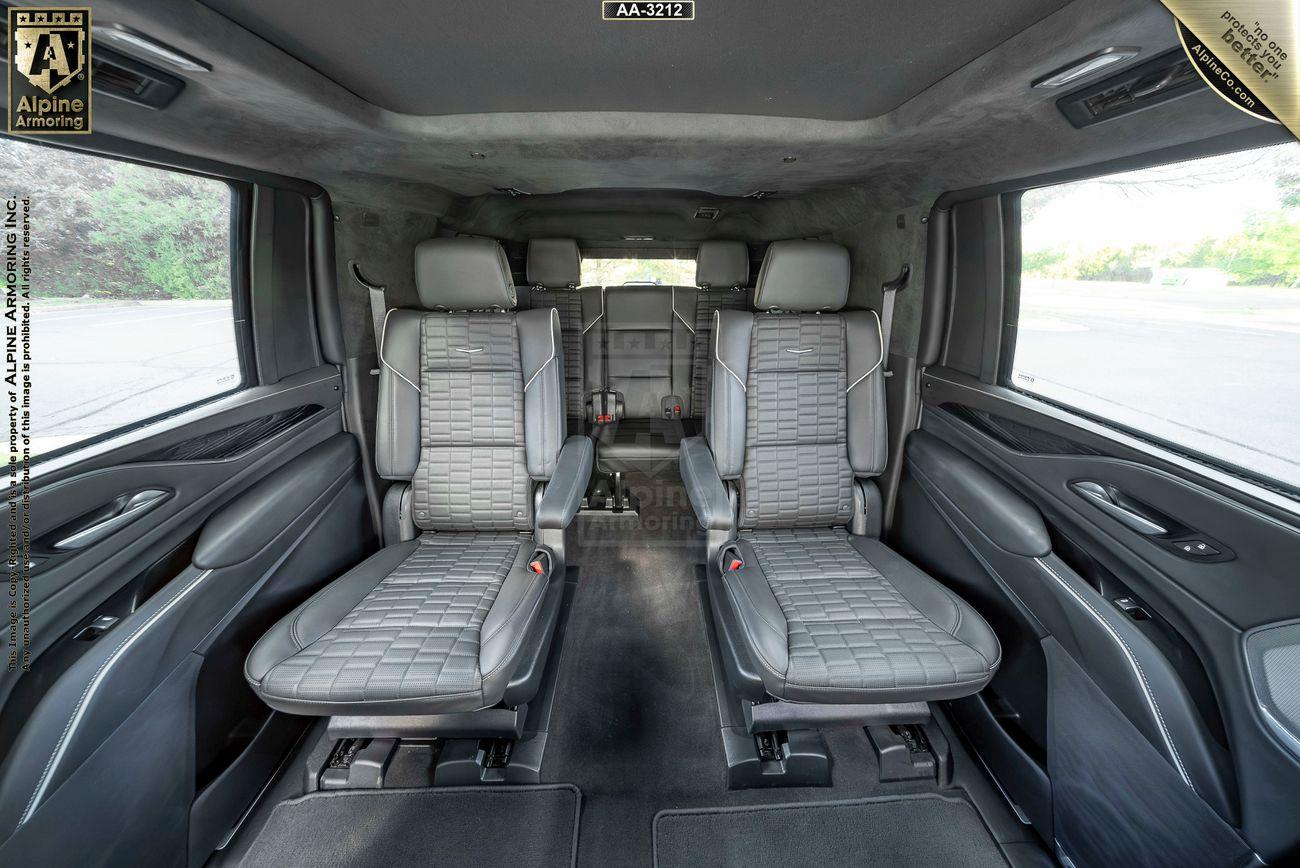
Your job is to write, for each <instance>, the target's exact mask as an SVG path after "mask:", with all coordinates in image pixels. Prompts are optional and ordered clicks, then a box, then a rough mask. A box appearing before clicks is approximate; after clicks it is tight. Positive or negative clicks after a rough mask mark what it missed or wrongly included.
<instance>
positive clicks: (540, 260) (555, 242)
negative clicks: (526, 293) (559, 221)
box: [528, 238, 582, 289]
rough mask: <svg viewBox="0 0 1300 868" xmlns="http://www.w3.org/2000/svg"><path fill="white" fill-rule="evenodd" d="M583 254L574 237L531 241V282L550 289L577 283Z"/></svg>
mask: <svg viewBox="0 0 1300 868" xmlns="http://www.w3.org/2000/svg"><path fill="white" fill-rule="evenodd" d="M580 280H582V256H581V254H579V253H578V242H576V241H574V240H573V239H572V238H534V239H532V240H531V241H529V242H528V283H529V285H530V286H544V287H546V288H547V289H562V288H563V287H566V286H577V285H578V282H579V281H580Z"/></svg>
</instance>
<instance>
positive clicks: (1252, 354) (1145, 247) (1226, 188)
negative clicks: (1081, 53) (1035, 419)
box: [1012, 144, 1300, 488]
mask: <svg viewBox="0 0 1300 868" xmlns="http://www.w3.org/2000/svg"><path fill="white" fill-rule="evenodd" d="M1021 209H1022V227H1023V228H1022V244H1021V248H1022V260H1023V261H1022V270H1021V278H1020V283H1021V289H1020V319H1019V327H1018V333H1017V338H1016V351H1015V360H1014V366H1013V372H1012V384H1013V385H1014V386H1016V387H1017V388H1020V389H1022V390H1024V391H1027V392H1030V393H1032V394H1035V395H1039V396H1041V397H1044V398H1049V399H1051V400H1053V401H1055V402H1058V403H1060V404H1064V405H1067V406H1070V407H1073V408H1076V409H1078V410H1082V411H1084V412H1085V413H1087V414H1089V415H1092V416H1095V417H1099V418H1101V419H1103V420H1107V421H1110V422H1114V423H1117V424H1119V425H1121V426H1124V427H1126V428H1129V429H1133V430H1135V431H1138V432H1141V433H1145V434H1148V435H1151V436H1153V437H1154V438H1156V439H1159V440H1162V441H1166V442H1169V443H1171V444H1174V445H1177V446H1181V447H1184V448H1186V449H1189V450H1191V451H1194V452H1197V453H1201V454H1203V455H1206V456H1209V457H1211V458H1214V459H1219V460H1220V461H1222V462H1226V463H1228V464H1231V465H1235V466H1237V467H1240V468H1244V469H1246V470H1248V471H1251V472H1253V473H1255V474H1258V475H1261V476H1265V477H1271V478H1273V479H1276V480H1280V481H1282V482H1284V483H1287V484H1288V485H1290V486H1292V487H1297V488H1300V453H1297V450H1296V444H1297V443H1300V376H1298V375H1297V372H1300V144H1286V145H1279V146H1276V147H1272V148H1263V149H1259V150H1253V151H1245V152H1241V153H1236V154H1231V155H1227V156H1221V157H1213V158H1208V159H1201V160H1192V161H1188V162H1183V163H1177V164H1173V165H1167V166H1162V167H1159V168H1153V169H1145V170H1142V171H1137V172H1127V173H1124V174H1118V175H1109V176H1105V177H1099V178H1093V179H1090V180H1087V181H1078V182H1073V183H1068V184H1060V185H1057V186H1053V187H1043V188H1040V189H1037V190H1030V191H1028V192H1026V193H1025V194H1024V197H1023V199H1022V205H1021Z"/></svg>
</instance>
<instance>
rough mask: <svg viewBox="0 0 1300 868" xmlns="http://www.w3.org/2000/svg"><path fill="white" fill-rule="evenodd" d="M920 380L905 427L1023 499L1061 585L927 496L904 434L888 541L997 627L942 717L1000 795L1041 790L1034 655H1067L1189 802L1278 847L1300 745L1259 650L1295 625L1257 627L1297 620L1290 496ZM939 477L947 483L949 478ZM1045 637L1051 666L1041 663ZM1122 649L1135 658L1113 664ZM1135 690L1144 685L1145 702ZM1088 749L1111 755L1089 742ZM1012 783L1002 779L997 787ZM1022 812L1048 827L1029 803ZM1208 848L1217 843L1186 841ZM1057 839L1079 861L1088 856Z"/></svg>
mask: <svg viewBox="0 0 1300 868" xmlns="http://www.w3.org/2000/svg"><path fill="white" fill-rule="evenodd" d="M922 393H923V400H924V410H923V417H922V425H921V431H922V433H921V434H917V435H913V436H914V437H916V438H918V439H921V440H923V439H924V438H932V439H933V440H934V441H936V442H938V443H941V444H942V445H943V447H944V448H947V449H951V450H955V453H953V454H954V455H955V457H953V458H952V459H951V460H949V461H948V462H946V463H947V464H950V465H951V464H959V463H961V462H969V463H970V464H972V465H973V466H975V467H977V468H978V469H979V470H980V471H981V472H983V473H986V474H988V475H989V477H990V478H992V479H993V480H996V484H997V485H1001V486H1005V487H1006V489H1007V490H1009V491H1010V492H1014V493H1015V495H1017V496H1018V497H1020V498H1023V500H1024V502H1025V503H1027V504H1030V505H1032V507H1033V508H1034V509H1035V510H1036V511H1037V512H1038V514H1039V515H1041V517H1042V520H1043V522H1044V524H1045V526H1046V528H1047V530H1048V533H1049V534H1050V538H1051V548H1052V552H1053V553H1052V555H1050V556H1049V557H1048V558H1043V559H1041V560H1043V561H1044V562H1048V561H1052V559H1055V561H1059V565H1058V566H1057V567H1056V569H1057V571H1058V572H1060V573H1061V574H1062V576H1063V577H1064V579H1063V581H1064V584H1061V585H1058V587H1057V590H1058V591H1067V592H1068V593H1067V594H1065V595H1064V596H1062V595H1060V594H1058V595H1057V598H1056V599H1055V600H1053V601H1051V602H1050V603H1049V602H1045V601H1044V599H1043V594H1044V593H1045V590H1044V589H1045V588H1047V587H1049V583H1053V582H1055V580H1054V579H1053V577H1052V576H1051V575H1050V574H1049V572H1047V571H1045V570H1043V569H1038V570H1033V569H1030V567H1032V564H1030V560H1033V559H1026V558H1024V557H1020V558H1019V562H1017V556H1016V555H1015V554H1012V553H1008V552H1007V551H1006V549H1005V547H1004V546H999V545H997V544H995V542H994V540H995V539H996V533H992V532H988V531H990V527H989V525H990V518H989V514H988V513H986V514H983V515H981V514H980V513H979V512H978V511H976V510H972V509H971V507H970V505H969V504H968V503H960V502H959V499H958V498H956V497H952V496H949V497H948V502H947V503H946V504H945V503H944V502H943V500H944V488H945V486H944V485H936V484H935V480H934V479H931V480H929V484H928V485H927V480H926V478H925V475H926V471H925V470H924V469H922V470H921V471H920V472H916V468H915V466H914V464H915V462H914V461H913V456H912V454H911V451H912V450H909V460H908V463H907V465H906V466H905V468H904V478H903V482H902V485H901V488H900V495H899V512H898V515H897V516H895V531H896V535H897V538H898V543H899V545H900V548H903V549H904V550H905V551H906V552H908V553H910V554H912V555H913V556H914V557H916V558H917V560H919V561H921V562H922V564H923V565H926V566H928V567H930V568H931V569H933V570H935V571H936V572H938V573H939V574H940V575H943V576H944V577H945V578H947V579H949V580H950V581H952V582H953V583H954V585H956V586H958V587H959V589H960V590H962V591H963V592H966V593H969V594H970V595H971V597H972V598H973V600H974V601H975V602H976V604H977V605H980V606H981V608H982V609H984V610H986V611H985V614H987V615H989V617H990V620H991V621H993V622H994V624H995V627H996V628H998V630H999V635H1000V636H1001V637H1002V638H1003V644H1004V648H1005V649H1006V651H1007V663H1006V664H1005V665H1004V668H1003V672H1002V673H1001V674H1000V676H999V680H995V682H994V684H993V686H992V688H991V689H990V691H987V692H986V695H983V696H981V697H978V698H976V699H974V700H972V702H979V703H983V704H984V708H983V709H980V710H976V711H972V710H970V709H967V711H966V712H965V713H962V712H961V711H960V709H958V714H959V717H961V718H962V719H963V721H964V722H965V723H966V724H968V725H969V727H970V728H971V729H972V732H973V736H972V737H973V740H974V741H976V742H977V743H978V742H980V741H981V740H982V741H984V742H986V743H988V744H990V745H991V746H994V749H993V750H990V751H983V753H985V754H986V760H988V761H989V762H990V766H991V768H992V771H993V772H994V774H995V776H998V777H999V779H1000V781H1001V782H1002V783H1003V785H1004V787H1005V788H1006V789H1007V790H1008V791H1009V793H1010V795H1011V796H1012V798H1013V799H1016V800H1028V799H1032V798H1041V797H1043V796H1044V795H1046V794H1045V793H1043V792H1042V779H1041V773H1042V772H1047V773H1048V774H1049V776H1050V775H1051V774H1052V769H1053V765H1054V763H1053V759H1054V758H1053V752H1054V751H1061V750H1062V749H1063V746H1062V743H1061V742H1059V741H1057V742H1056V743H1054V742H1053V739H1054V737H1059V736H1060V731H1059V727H1056V728H1054V727H1053V726H1052V725H1051V714H1050V713H1049V711H1048V705H1049V703H1051V702H1052V701H1053V700H1052V696H1053V695H1054V690H1053V688H1052V686H1051V684H1052V679H1053V675H1049V674H1048V671H1049V670H1051V672H1052V673H1056V676H1055V677H1056V678H1057V679H1058V680H1064V679H1065V678H1066V676H1065V675H1063V674H1059V673H1063V672H1065V671H1066V669H1067V668H1068V666H1072V665H1076V664H1077V665H1078V666H1079V667H1080V668H1081V669H1082V670H1083V673H1084V674H1083V677H1084V678H1086V679H1088V681H1089V682H1090V683H1092V684H1093V686H1094V687H1096V688H1097V689H1099V690H1100V691H1101V692H1102V694H1103V695H1105V696H1106V697H1107V701H1108V702H1109V703H1112V704H1113V705H1114V706H1115V707H1116V708H1118V709H1119V710H1120V713H1121V714H1122V715H1123V716H1124V717H1125V718H1126V719H1127V720H1128V721H1129V724H1130V726H1131V727H1132V729H1133V731H1135V732H1139V733H1141V734H1142V735H1143V736H1144V740H1145V741H1146V742H1147V744H1149V745H1153V746H1154V747H1155V748H1156V750H1157V753H1158V754H1160V753H1163V755H1164V758H1165V760H1166V764H1167V766H1168V767H1170V768H1173V769H1174V770H1175V771H1176V772H1178V771H1189V778H1190V781H1189V783H1190V784H1191V785H1192V786H1191V789H1192V790H1193V791H1194V792H1195V794H1196V795H1197V797H1198V802H1199V803H1200V804H1202V805H1203V806H1208V807H1209V808H1211V809H1213V813H1214V815H1217V817H1218V818H1221V819H1222V821H1223V822H1224V823H1226V824H1228V825H1231V826H1234V827H1237V828H1238V829H1240V834H1241V836H1242V838H1244V840H1245V841H1247V842H1248V843H1249V845H1250V846H1251V847H1252V848H1253V849H1255V850H1256V851H1257V852H1259V853H1260V854H1261V855H1262V856H1264V857H1265V858H1267V859H1270V860H1278V861H1281V860H1284V859H1285V858H1289V857H1290V856H1292V855H1293V854H1294V852H1295V849H1296V847H1297V845H1298V844H1300V826H1298V825H1297V824H1296V823H1295V822H1294V817H1295V810H1296V807H1295V806H1296V796H1295V793H1296V792H1297V791H1298V788H1300V761H1298V759H1297V757H1298V756H1300V755H1298V754H1296V753H1293V752H1292V749H1293V748H1296V747H1300V745H1297V744H1295V743H1294V742H1291V741H1289V740H1288V738H1287V733H1288V732H1289V731H1290V729H1289V727H1290V726H1291V725H1292V724H1291V723H1290V722H1289V721H1286V720H1277V718H1278V717H1279V712H1278V711H1270V708H1272V709H1278V710H1280V709H1284V708H1286V707H1289V706H1288V705H1287V702H1288V695H1287V694H1286V693H1285V685H1283V686H1282V687H1280V688H1279V687H1278V686H1277V674H1276V673H1277V672H1278V668H1277V667H1278V664H1277V662H1276V661H1277V660H1278V659H1288V658H1286V657H1285V655H1287V654H1291V653H1292V651H1293V649H1294V648H1295V646H1296V642H1297V641H1298V640H1300V636H1298V635H1292V633H1293V632H1297V631H1291V632H1287V631H1284V630H1271V631H1270V630H1265V629H1264V628H1265V626H1266V625H1274V624H1278V623H1280V622H1287V621H1293V620H1295V619H1296V618H1298V617H1300V583H1297V582H1296V581H1295V571H1294V564H1295V563H1296V562H1297V560H1298V558H1300V519H1297V516H1296V513H1295V512H1292V511H1290V510H1291V509H1295V508H1296V507H1294V506H1293V505H1291V504H1289V502H1288V501H1287V499H1286V498H1285V497H1283V496H1281V495H1280V494H1279V493H1278V492H1273V491H1269V490H1267V489H1262V488H1259V487H1258V486H1254V485H1251V484H1248V483H1245V482H1243V481H1239V480H1236V479H1235V478H1233V477H1231V476H1229V475H1228V474H1226V473H1223V472H1221V471H1218V470H1216V469H1213V468H1210V467H1208V466H1204V465H1199V464H1196V463H1195V462H1192V461H1190V460H1188V459H1185V458H1184V457H1182V456H1179V455H1177V454H1174V453H1170V452H1166V451H1165V450H1163V449H1160V448H1157V447H1154V446H1150V445H1148V444H1145V443H1142V442H1141V441H1137V440H1135V439H1134V438H1132V437H1130V436H1128V435H1125V434H1121V433H1120V432H1111V431H1109V430H1108V429H1106V428H1104V427H1103V426H1101V425H1098V424H1096V423H1092V422H1090V421H1088V420H1084V419H1082V418H1081V417H1072V416H1071V415H1070V414H1067V413H1064V412H1061V411H1059V410H1057V409H1056V408H1053V407H1051V406H1050V405H1047V404H1043V403H1041V402H1038V401H1035V400H1033V399H1031V398H1027V397H1026V396H1024V395H1022V394H1020V393H1017V392H1015V391H1013V390H1010V389H1006V388H1002V387H997V386H990V385H987V384H984V383H980V382H979V381H977V380H975V379H974V378H973V377H970V376H967V375H964V374H961V373H959V372H956V371H952V370H950V369H942V368H934V369H930V370H929V372H928V373H927V375H926V377H925V378H924V381H923V388H922ZM1076 419H1077V421H1076ZM931 463H932V465H933V464H935V462H934V461H933V460H932V461H931ZM942 463H944V462H939V464H942ZM930 475H931V476H934V475H935V474H934V472H933V471H931V473H930ZM1081 481H1085V482H1095V483H1099V484H1100V485H1101V486H1102V490H1103V491H1106V492H1109V493H1110V494H1111V495H1113V498H1111V500H1112V501H1118V505H1120V506H1123V507H1125V508H1126V509H1133V510H1136V511H1138V512H1140V513H1141V515H1142V516H1144V517H1145V518H1146V519H1150V520H1152V521H1153V522H1154V523H1155V524H1158V525H1160V528H1161V530H1162V532H1159V533H1157V532H1153V529H1152V528H1151V527H1149V526H1144V525H1142V524H1141V523H1140V522H1133V521H1131V520H1129V519H1128V518H1127V517H1125V516H1124V515H1122V514H1119V513H1118V511H1117V510H1115V509H1107V508H1105V507H1104V506H1103V505H1100V504H1099V503H1098V502H1097V501H1096V499H1094V498H1092V497H1090V496H1088V493H1087V492H1086V491H1085V492H1083V493H1081V492H1080V491H1079V490H1078V489H1077V488H1076V487H1075V485H1074V484H1075V483H1078V482H1081ZM946 483H947V486H948V488H949V489H951V486H952V480H951V479H948V480H946ZM949 495H951V491H949ZM1109 505H1110V506H1115V505H1116V504H1115V503H1114V502H1110V503H1109ZM993 509H996V507H995V506H990V510H993ZM981 526H982V527H981ZM1196 540H1200V541H1210V542H1212V543H1213V545H1214V548H1216V549H1218V550H1219V551H1220V554H1219V555H1217V556H1216V555H1210V556H1205V555H1196V554H1193V553H1190V552H1186V551H1183V547H1182V546H1181V545H1179V544H1180V543H1183V542H1187V541H1196ZM973 565H974V566H973ZM973 569H974V570H976V572H972V570H973ZM972 575H974V576H975V577H976V578H975V579H974V580H973V581H972V579H971V576H972ZM962 582H966V583H967V584H974V585H976V586H978V587H976V588H970V589H968V588H966V587H962V586H961V585H962ZM1017 582H1019V586H1018V587H1017V586H1016V583H1017ZM1066 585H1068V586H1069V587H1066ZM1036 595H1037V600H1035V596H1036ZM1080 603H1083V604H1084V605H1080ZM989 607H992V609H993V611H987V609H988V608H989ZM1053 607H1055V608H1053ZM1089 609H1095V611H1089ZM1097 616H1100V620H1099V618H1098V617H1097ZM1103 622H1105V623H1103ZM1108 625H1109V626H1108ZM1252 631H1255V632H1252ZM1248 634H1249V635H1252V636H1253V635H1261V634H1262V635H1265V636H1268V637H1270V639H1269V642H1270V645H1269V648H1270V649H1271V650H1270V655H1269V659H1270V660H1271V661H1273V671H1274V679H1275V680H1274V686H1272V687H1270V686H1269V685H1267V684H1264V685H1260V686H1258V687H1252V684H1251V681H1250V675H1248V672H1249V671H1252V670H1251V669H1250V660H1249V659H1248V654H1247V647H1248V645H1247V644H1246V643H1247V638H1246V637H1247V636H1248ZM1049 643H1050V644H1051V645H1052V646H1053V647H1055V648H1057V649H1058V650H1059V651H1062V652H1063V653H1064V654H1065V655H1066V656H1067V657H1068V658H1069V662H1068V664H1066V665H1065V666H1062V665H1054V664H1052V663H1051V660H1050V658H1051V654H1050V653H1048V652H1047V651H1045V650H1044V649H1045V648H1046V647H1047V646H1048V644H1049ZM1127 646H1131V647H1127ZM1279 654H1280V655H1283V656H1282V657H1281V658H1279V656H1278V655H1279ZM1253 656H1254V657H1255V658H1256V663H1255V667H1254V670H1253V671H1254V672H1256V673H1262V671H1263V665H1262V660H1263V654H1262V651H1260V652H1259V653H1256V654H1254V655H1253ZM1129 657H1133V658H1136V663H1137V664H1138V666H1137V668H1130V667H1129V666H1128V662H1129V661H1128V660H1127V659H1126V658H1129ZM1126 670H1128V671H1129V675H1128V676H1127V677H1126V676H1125V672H1126ZM1134 676H1136V677H1134ZM1256 678H1257V680H1261V681H1262V679H1263V676H1262V675H1257V676H1256ZM1279 692H1280V693H1281V696H1280V699H1281V703H1280V704H1279V702H1278V698H1279V697H1278V694H1279ZM1148 694H1151V695H1152V696H1154V698H1155V699H1156V700H1157V703H1156V705H1157V708H1158V710H1157V712H1156V715H1155V716H1153V715H1152V714H1151V711H1152V708H1151V707H1150V704H1149V703H1148V698H1149V697H1148ZM1257 694H1258V695H1257ZM1261 697H1262V699H1261ZM1144 707H1146V710H1145V711H1144ZM1180 709H1181V710H1180ZM1281 714H1282V715H1283V716H1284V715H1285V712H1284V711H1283V712H1281ZM1160 715H1163V718H1164V720H1163V721H1161V720H1160V719H1159V716H1160ZM1270 718H1272V720H1271V721H1270ZM1162 730H1168V733H1167V734H1168V735H1169V736H1170V737H1172V739H1173V743H1174V745H1175V747H1176V748H1177V749H1179V750H1180V751H1181V756H1180V757H1179V759H1180V760H1181V763H1180V762H1179V759H1175V758H1174V757H1173V756H1172V755H1171V754H1170V753H1169V751H1167V750H1166V751H1160V746H1161V742H1162V740H1163V738H1164V737H1165V734H1164V733H1162ZM1054 732H1055V733H1056V735H1055V736H1054ZM1094 748H1096V749H1098V750H1101V745H1094ZM999 757H1001V758H1002V759H1001V760H999ZM1094 761H1095V762H1099V763H1106V762H1108V761H1109V760H1108V758H1107V756H1105V755H1096V756H1094ZM999 762H1001V764H1002V767H1001V768H999V767H998V764H999ZM1179 765H1182V766H1185V768H1183V769H1179V768H1178V766H1179ZM1177 777H1178V775H1176V776H1175V780H1176V779H1177ZM1035 781H1037V782H1038V784H1037V785H1035V783H1034V782H1035ZM1063 785H1066V782H1064V781H1060V780H1055V779H1053V780H1052V781H1051V783H1050V786H1051V787H1052V788H1053V791H1054V792H1055V793H1056V795H1057V799H1056V809H1057V811H1058V812H1059V811H1060V810H1061V803H1062V802H1068V800H1063V799H1061V798H1060V797H1061V795H1062V793H1061V791H1060V789H1059V788H1060V787H1061V786H1063ZM1096 785H1097V786H1103V785H1104V784H1096ZM1110 785H1112V786H1118V784H1117V783H1116V782H1115V781H1111V782H1110ZM1017 789H1018V790H1019V795H1017V793H1015V792H1010V791H1012V790H1017ZM1111 795H1112V796H1113V797H1115V798H1119V794H1116V793H1112V794H1111ZM1183 795H1184V794H1182V793H1179V794H1178V797H1179V798H1181V797H1182V796H1183ZM1144 816H1145V815H1143V814H1142V813H1140V812H1138V813H1135V814H1132V815H1131V817H1136V818H1138V819H1139V820H1142V818H1143V817H1144ZM1057 819H1058V821H1059V820H1060V818H1059V816H1058V818H1057ZM1094 819H1095V820H1098V821H1100V818H1094ZM1121 819H1122V818H1118V819H1117V818H1111V819H1110V821H1109V822H1111V823H1115V822H1120V820H1121ZM1035 825H1036V826H1037V827H1039V830H1040V832H1044V833H1045V837H1048V840H1051V837H1050V835H1051V829H1050V827H1047V824H1046V823H1045V821H1044V818H1043V817H1042V816H1041V812H1040V815H1039V816H1038V818H1037V819H1036V821H1035ZM1068 825H1069V821H1067V826H1068ZM1211 825H1212V824H1211ZM1207 828H1208V826H1207ZM1172 852H1173V851H1169V850H1166V852H1164V853H1163V854H1159V855H1158V856H1157V857H1156V861H1155V862H1153V864H1161V862H1160V861H1159V860H1160V859H1161V858H1163V859H1169V858H1172ZM1210 852H1217V851H1215V850H1214V849H1213V848H1207V849H1205V850H1204V854H1208V853H1210ZM1070 855H1072V857H1073V858H1074V859H1075V861H1076V864H1080V865H1081V866H1082V865H1085V864H1098V863H1097V861H1096V860H1098V859H1100V858H1103V857H1102V856H1101V855H1100V854H1099V853H1092V854H1090V855H1089V854H1085V853H1080V852H1075V853H1072V854H1070ZM1200 858H1208V856H1205V855H1203V856H1202V857H1200ZM1207 864H1211V863H1207Z"/></svg>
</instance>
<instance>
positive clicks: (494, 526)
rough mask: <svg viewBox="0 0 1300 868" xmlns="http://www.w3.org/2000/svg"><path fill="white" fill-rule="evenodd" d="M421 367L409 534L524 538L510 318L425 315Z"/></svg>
mask: <svg viewBox="0 0 1300 868" xmlns="http://www.w3.org/2000/svg"><path fill="white" fill-rule="evenodd" d="M420 359H421V362H420V379H421V383H420V462H419V465H418V466H417V468H416V471H415V476H414V478H413V479H412V480H411V488H412V495H413V500H412V503H413V505H414V519H415V524H416V526H417V527H420V528H422V529H425V530H520V531H523V530H531V529H532V506H531V503H530V498H529V496H528V495H529V477H528V463H527V457H526V454H525V451H524V403H523V375H522V368H521V365H520V361H519V333H518V328H517V326H516V324H515V315H514V314H513V313H504V314H502V313H469V314H438V313H430V314H426V315H425V317H424V318H423V320H422V321H421V327H420Z"/></svg>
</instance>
